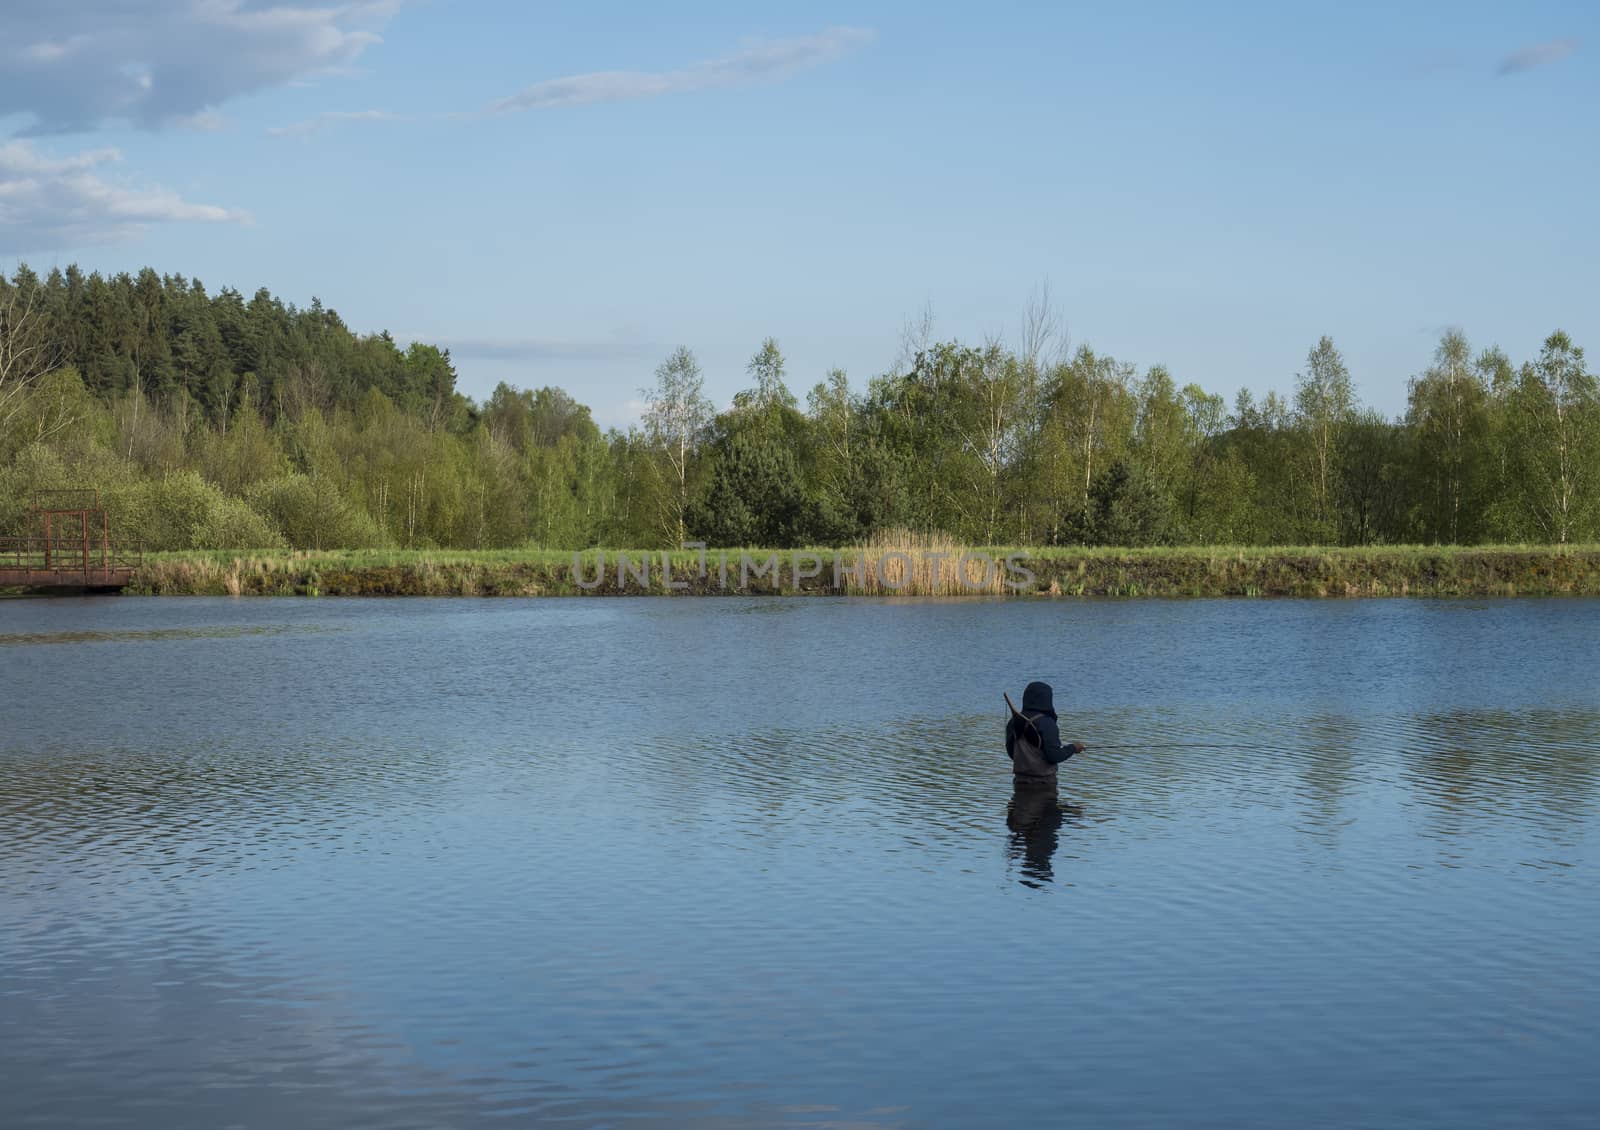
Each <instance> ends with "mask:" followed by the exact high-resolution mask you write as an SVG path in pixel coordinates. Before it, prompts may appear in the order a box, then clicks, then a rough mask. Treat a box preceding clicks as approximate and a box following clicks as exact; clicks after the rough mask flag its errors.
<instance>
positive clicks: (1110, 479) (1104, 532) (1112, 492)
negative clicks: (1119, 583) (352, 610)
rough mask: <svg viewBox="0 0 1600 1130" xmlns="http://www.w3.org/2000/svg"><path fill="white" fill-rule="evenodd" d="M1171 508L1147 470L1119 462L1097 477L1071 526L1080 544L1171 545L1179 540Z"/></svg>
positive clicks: (1073, 539)
mask: <svg viewBox="0 0 1600 1130" xmlns="http://www.w3.org/2000/svg"><path fill="white" fill-rule="evenodd" d="M1177 534H1178V531H1177V528H1176V527H1175V525H1174V523H1173V518H1172V506H1171V503H1170V502H1169V501H1168V499H1167V496H1166V494H1165V492H1164V491H1163V490H1162V487H1161V484H1160V482H1159V481H1158V480H1157V479H1156V477H1155V476H1154V475H1152V474H1151V473H1150V472H1149V471H1147V470H1146V469H1145V468H1143V467H1141V466H1140V465H1139V464H1137V463H1132V462H1130V461H1128V460H1126V459H1118V460H1117V461H1116V462H1114V463H1112V464H1111V465H1110V466H1109V467H1107V468H1105V469H1104V470H1102V471H1100V472H1099V473H1098V474H1097V475H1095V478H1094V482H1093V483H1092V484H1091V485H1090V488H1089V501H1088V503H1087V505H1085V506H1084V508H1083V509H1082V510H1081V511H1079V513H1078V514H1077V515H1075V516H1074V518H1073V520H1072V522H1071V523H1070V524H1069V526H1068V537H1067V539H1066V540H1068V541H1070V542H1076V543H1078V544H1081V545H1126V546H1147V545H1172V544H1174V543H1175V542H1177V541H1178V540H1179V538H1178V536H1177Z"/></svg>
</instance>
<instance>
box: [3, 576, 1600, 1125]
mask: <svg viewBox="0 0 1600 1130" xmlns="http://www.w3.org/2000/svg"><path fill="white" fill-rule="evenodd" d="M1064 640H1067V641H1071V654H1072V655H1083V656H1093V657H1094V662H1092V663H1083V664H1079V665H1077V666H1076V668H1075V669H1073V670H1071V671H1068V670H1064V669H1062V667H1061V666H1060V665H1061V664H1062V663H1063V662H1064V659H1063V656H1062V655H1061V654H1058V653H1060V652H1061V650H1062V649H1061V641H1064ZM1196 640H1204V641H1206V643H1205V647H1204V648H1197V647H1195V646H1194V641H1196ZM108 643H110V644H112V645H113V646H109V647H108V646H106V645H107V644H108ZM0 655H3V657H4V665H5V678H4V686H3V687H0V1127H6V1128H9V1127H11V1126H21V1125H34V1124H38V1125H45V1126H52V1125H60V1126H71V1125H81V1124H87V1123H90V1122H96V1123H104V1124H109V1125H121V1126H129V1127H137V1128H143V1127H149V1128H151V1130H158V1128H159V1130H175V1128H184V1127H189V1126H196V1127H198V1126H219V1125H230V1124H244V1125H256V1124H261V1125H285V1126H288V1125H294V1126H308V1127H317V1126H327V1125H339V1126H351V1127H356V1126H372V1127H385V1128H387V1127H403V1126H412V1125H415V1126H419V1127H420V1126H458V1125H466V1124H471V1123H472V1122H474V1120H482V1119H484V1118H486V1117H488V1116H496V1117H497V1118H498V1119H500V1120H503V1123H504V1124H507V1125H512V1126H517V1125H530V1124H538V1125H544V1124H554V1123H560V1124H563V1125H573V1126H580V1127H581V1126H601V1125H604V1126H615V1125H620V1124H624V1123H625V1124H627V1125H629V1126H630V1127H676V1126H695V1127H697V1128H698V1127H710V1128H713V1130H715V1128H718V1127H762V1126H771V1127H780V1126H782V1127H788V1126H795V1125H811V1126H836V1127H843V1126H875V1125H876V1126H888V1125H892V1126H900V1127H921V1126H940V1125H1029V1124H1033V1125H1050V1124H1054V1123H1055V1122H1057V1121H1059V1120H1060V1112H1061V1109H1062V1108H1063V1106H1070V1107H1071V1108H1072V1109H1073V1111H1074V1113H1075V1114H1077V1115H1078V1116H1079V1120H1080V1121H1082V1122H1083V1123H1084V1124H1085V1125H1092V1126H1096V1127H1118V1126H1128V1127H1141V1128H1142V1127H1146V1126H1155V1125H1194V1124H1196V1122H1197V1121H1204V1122H1206V1124H1208V1125H1217V1126H1224V1125H1225V1126H1229V1127H1268V1126H1270V1127H1277V1126H1283V1125H1309V1124H1332V1123H1338V1124H1340V1125H1375V1126H1376V1125H1382V1126H1405V1127H1407V1128H1408V1130H1409V1128H1411V1127H1422V1126H1426V1127H1438V1128H1440V1130H1444V1128H1446V1127H1448V1128H1450V1130H1455V1128H1457V1127H1460V1126H1468V1125H1471V1126H1490V1125H1494V1126H1516V1125H1539V1126H1541V1127H1561V1126H1573V1127H1578V1126H1583V1127H1585V1128H1587V1127H1588V1126H1590V1125H1593V1124H1594V1123H1595V1122H1596V1118H1595V1115H1596V1113H1597V1110H1600V1100H1597V1098H1596V1092H1595V1090H1594V1086H1593V1084H1592V1082H1590V1080H1591V1077H1592V1065H1593V1063H1594V1062H1596V1061H1600V976H1597V974H1596V972H1595V970H1594V965H1593V961H1592V956H1593V949H1594V938H1595V937H1596V936H1600V880H1597V878H1596V875H1597V871H1596V867H1595V864H1596V863H1597V862H1600V856H1597V854H1596V851H1597V837H1596V830H1597V828H1600V818H1597V812H1596V802H1597V793H1600V712H1597V705H1596V700H1595V694H1594V676H1593V672H1594V670H1595V669H1596V667H1597V665H1600V601H1559V602H1557V601H1552V602H1539V601H1521V602H1513V603H1504V604H1501V603H1489V604H1484V605H1479V606H1476V607H1471V608H1469V607H1468V606H1465V605H1459V606H1458V605H1451V604H1448V603H1442V602H1433V603H1423V602H1417V603H1405V602H1370V603H1338V604H1331V603H1330V604H1311V603H1290V602H1284V603H1269V604H1263V603H1242V602H1148V603H1128V602H1104V603H1071V602H1015V603H1001V602H995V603H976V602H949V603H940V602H914V601H885V602H875V601H830V600H822V599H819V600H815V601H813V600H806V601H788V602H784V601H760V600H757V601H743V600H737V599H729V600H727V601H721V600H718V601H677V600H672V601H658V600H651V599H643V598H641V599H639V600H629V601H557V600H547V601H532V602H520V601H507V602H501V603H478V602H464V601H427V600H421V601H403V602H393V603H357V602H344V601H303V600H283V601H261V602H241V601H206V600H195V601H190V600H184V601H138V600H124V601H99V602H90V601H84V602H74V601H59V602H56V601H52V602H11V604H10V605H8V606H7V607H6V608H5V609H3V610H0ZM1508 657H1515V658H1508ZM1053 664H1055V665H1057V666H1055V667H1053V666H1052V665H1053ZM1019 666H1023V667H1026V668H1027V669H1028V670H1030V671H1038V672H1040V673H1041V674H1044V675H1046V676H1053V679H1052V681H1053V682H1054V684H1055V686H1056V687H1057V688H1058V691H1057V708H1058V710H1059V711H1060V713H1061V716H1062V728H1063V730H1065V731H1067V732H1068V733H1070V734H1074V735H1078V734H1081V735H1088V736H1092V737H1093V738H1094V739H1095V743H1096V744H1095V747H1094V748H1091V749H1090V750H1089V751H1088V752H1087V753H1086V754H1085V755H1084V756H1082V757H1074V758H1073V759H1072V760H1071V761H1070V762H1068V763H1067V771H1066V772H1065V774H1064V776H1063V778H1062V787H1063V789H1064V790H1065V791H1066V795H1068V796H1070V797H1071V799H1072V801H1073V802H1075V803H1074V804H1072V805H1062V804H1061V803H1060V800H1059V798H1058V797H1057V796H1056V795H1055V794H1054V793H1053V792H1049V791H1048V790H1046V791H1044V792H1042V793H1039V792H1035V793H1031V794H1028V793H1017V794H1015V795H1013V796H1011V798H1010V799H1011V803H1010V805H1009V806H1008V807H1007V809H1006V828H1005V831H1003V832H1002V831H1001V830H1000V829H999V828H998V824H999V815H1000V809H1001V807H1002V805H1003V804H1005V801H1006V798H1007V795H1008V792H1009V788H1008V785H1009V776H1010V764H1009V762H1008V761H1007V759H1006V757H1005V753H1004V751H1003V749H1002V748H1000V746H999V742H998V733H999V728H1000V726H1001V725H1002V724H1003V721H1004V716H1003V713H1002V712H1001V711H1000V710H996V709H995V705H996V702H997V700H998V696H997V694H996V693H995V688H997V687H1000V686H1003V685H1006V684H1007V683H1011V682H1014V681H1015V676H1016V672H1017V669H1018V667H1019ZM1077 804H1081V805H1082V806H1083V807H1082V809H1079V808H1078V807H1076V805H1077ZM1086 814H1087V815H1086ZM1001 836H1003V837H1004V847H1003V850H1000V849H1001V844H999V843H997V839H998V838H999V837H1001ZM1068 888H1070V891H1069V890H1068ZM1069 893H1070V896H1071V897H1070V898H1065V897H1061V896H1062V895H1064V894H1069ZM996 955H1003V960H995V958H996ZM1064 959H1065V960H1064ZM1066 999H1070V1000H1071V1001H1072V1007H1071V1008H1068V1009H1060V1008H1056V1009H1052V1010H1051V1012H1050V1016H1051V1024H1052V1027H1053V1031H1052V1037H1053V1038H1052V1041H1050V1042H1051V1044H1052V1048H1053V1047H1056V1046H1066V1047H1071V1048H1072V1049H1074V1050H1073V1055H1072V1056H1071V1057H1061V1056H1059V1055H1058V1054H1055V1053H1054V1051H1053V1050H1052V1049H1047V1048H1041V1049H1040V1050H1039V1051H1038V1052H1037V1053H1035V1052H1034V1051H1033V1050H1031V1049H1030V1048H1022V1049H1020V1050H1018V1051H1017V1052H1016V1054H1013V1055H1007V1056H1001V1057H997V1056H996V1055H995V1049H996V1048H1000V1047H1006V1048H1008V1049H1014V1048H1016V1043H1015V1039H1016V1030H1017V1029H1016V1018H1017V1017H1018V1016H1026V1015H1036V1014H1037V1013H1038V1011H1039V1009H1040V1008H1041V1002H1045V1005H1046V1006H1048V1002H1052V1001H1060V1000H1066ZM1308 1017H1315V1023H1314V1024H1312V1023H1308V1020H1307V1018H1308ZM1019 1056H1020V1057H1021V1058H1019ZM1152 1064H1156V1065H1159V1070H1154V1071H1153V1070H1152V1069H1151V1067H1152ZM1019 1067H1021V1068H1023V1069H1024V1070H1025V1076H1026V1078H1027V1080H1028V1085H1027V1086H1026V1087H1021V1088H1019V1087H1018V1086H1017V1085H1016V1080H1017V1071H1018V1068H1019ZM1196 1112H1204V1116H1205V1117H1204V1118H1203V1119H1198V1118H1197V1116H1196Z"/></svg>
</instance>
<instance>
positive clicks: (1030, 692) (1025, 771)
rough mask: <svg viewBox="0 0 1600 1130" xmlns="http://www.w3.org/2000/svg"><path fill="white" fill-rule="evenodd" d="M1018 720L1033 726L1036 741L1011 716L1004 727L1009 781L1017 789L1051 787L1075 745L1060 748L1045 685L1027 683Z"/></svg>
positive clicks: (1049, 694) (1073, 752)
mask: <svg viewBox="0 0 1600 1130" xmlns="http://www.w3.org/2000/svg"><path fill="white" fill-rule="evenodd" d="M1022 716H1023V717H1024V718H1026V719H1028V721H1030V722H1032V723H1033V729H1034V730H1036V731H1037V732H1038V741H1037V742H1035V741H1034V735H1033V734H1032V733H1030V732H1029V730H1028V727H1027V726H1025V725H1023V724H1022V723H1021V722H1019V721H1018V720H1017V718H1016V717H1015V716H1013V717H1012V718H1011V720H1010V721H1009V722H1007V723H1006V755H1007V756H1008V757H1010V758H1011V775H1012V780H1013V782H1014V783H1015V784H1018V785H1046V786H1050V787H1054V786H1055V783H1056V766H1057V765H1060V764H1061V763H1062V762H1063V761H1065V760H1066V759H1067V758H1069V757H1071V756H1072V755H1073V754H1075V753H1077V752H1078V750H1079V749H1080V748H1081V747H1079V746H1078V744H1077V743H1076V742H1074V743H1073V744H1072V745H1068V746H1063V745H1062V744H1061V730H1060V728H1059V727H1058V726H1057V725H1056V708H1055V703H1054V694H1053V692H1052V691H1051V689H1050V684H1049V683H1029V684H1028V686H1027V689H1026V690H1024V691H1023V692H1022Z"/></svg>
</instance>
